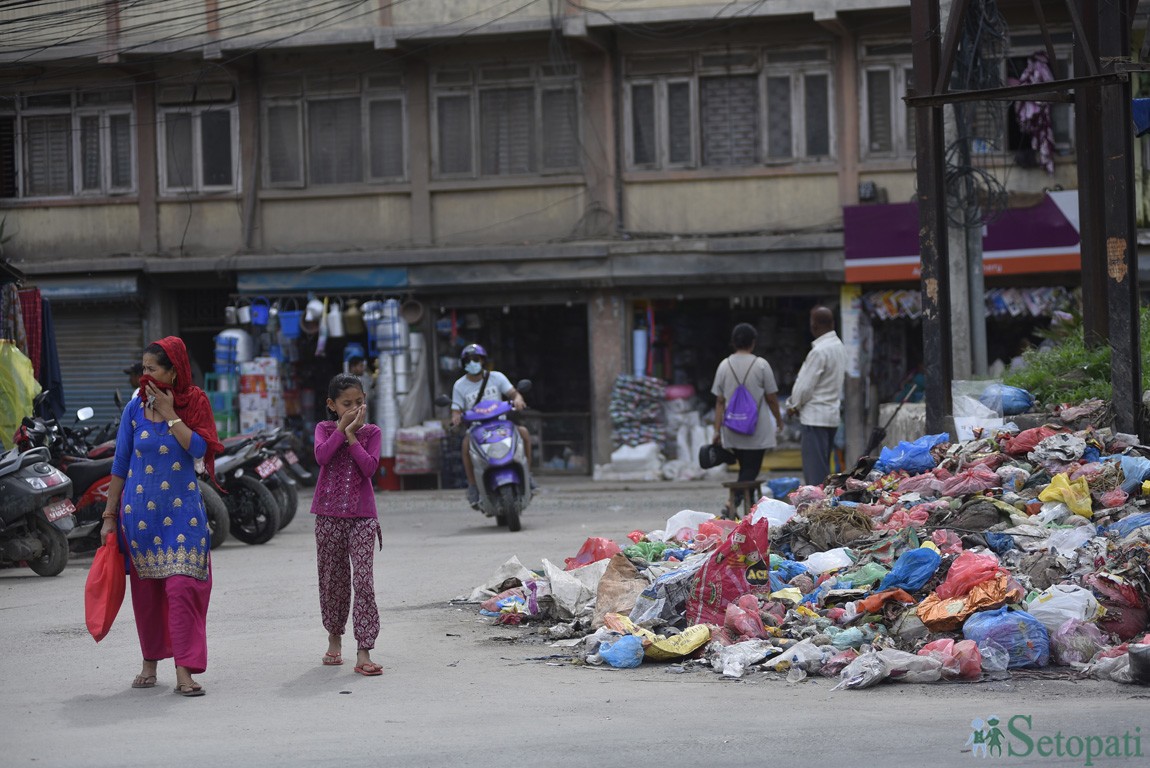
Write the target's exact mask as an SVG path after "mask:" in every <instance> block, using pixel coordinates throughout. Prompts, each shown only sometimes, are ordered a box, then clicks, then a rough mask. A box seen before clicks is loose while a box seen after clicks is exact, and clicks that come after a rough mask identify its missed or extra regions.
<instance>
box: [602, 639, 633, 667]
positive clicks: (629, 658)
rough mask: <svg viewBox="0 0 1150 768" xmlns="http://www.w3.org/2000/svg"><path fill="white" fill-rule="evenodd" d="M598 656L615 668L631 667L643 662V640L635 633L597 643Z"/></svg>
mask: <svg viewBox="0 0 1150 768" xmlns="http://www.w3.org/2000/svg"><path fill="white" fill-rule="evenodd" d="M599 656H601V657H602V658H603V661H605V662H607V663H608V664H610V665H611V666H612V667H615V668H616V669H631V668H633V667H637V666H639V665H640V664H642V663H643V641H642V640H641V639H640V638H638V637H636V636H635V635H623V636H622V637H620V638H619V639H618V640H615V641H606V642H603V643H600V644H599Z"/></svg>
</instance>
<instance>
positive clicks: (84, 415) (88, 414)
mask: <svg viewBox="0 0 1150 768" xmlns="http://www.w3.org/2000/svg"><path fill="white" fill-rule="evenodd" d="M95 415H96V411H95V410H94V409H93V408H92V407H91V406H88V405H85V406H84V407H83V408H81V409H80V410H78V411H76V421H87V420H88V419H90V418H92V417H93V416H95Z"/></svg>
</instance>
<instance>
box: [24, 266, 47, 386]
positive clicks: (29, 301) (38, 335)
mask: <svg viewBox="0 0 1150 768" xmlns="http://www.w3.org/2000/svg"><path fill="white" fill-rule="evenodd" d="M19 295H20V314H21V316H22V317H23V319H24V335H25V337H26V338H27V340H28V345H27V347H26V348H25V353H26V354H27V355H28V359H29V360H31V361H32V371H33V372H34V373H35V374H36V378H37V379H39V378H40V349H41V344H42V342H43V337H42V328H41V322H40V289H39V288H23V289H21V290H20V291H19Z"/></svg>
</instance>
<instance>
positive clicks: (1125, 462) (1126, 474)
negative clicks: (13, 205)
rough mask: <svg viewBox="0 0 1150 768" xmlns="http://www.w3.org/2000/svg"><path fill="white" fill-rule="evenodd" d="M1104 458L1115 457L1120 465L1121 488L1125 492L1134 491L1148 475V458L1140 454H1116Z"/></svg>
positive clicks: (1149, 463) (1149, 474) (1149, 470)
mask: <svg viewBox="0 0 1150 768" xmlns="http://www.w3.org/2000/svg"><path fill="white" fill-rule="evenodd" d="M1102 458H1103V459H1104V460H1106V461H1109V460H1111V459H1117V460H1118V463H1119V464H1120V465H1121V466H1122V477H1123V478H1124V479H1123V480H1122V490H1124V491H1126V493H1136V492H1137V491H1138V488H1139V486H1141V485H1142V481H1143V480H1145V479H1146V478H1148V477H1150V459H1144V458H1142V457H1141V456H1129V455H1126V454H1118V455H1117V456H1103V457H1102Z"/></svg>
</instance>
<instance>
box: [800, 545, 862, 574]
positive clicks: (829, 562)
mask: <svg viewBox="0 0 1150 768" xmlns="http://www.w3.org/2000/svg"><path fill="white" fill-rule="evenodd" d="M803 565H805V566H806V567H807V570H808V571H810V572H811V573H813V574H816V575H818V574H821V573H826V572H828V571H835V570H838V569H839V568H847V567H850V566H851V565H854V560H852V559H851V556H850V553H849V552H848V551H847V549H846V548H845V547H836V548H835V549H828V550H827V551H826V552H814V553H812V554H811V555H810V556H809V557H808V558H807V559H806V560H804V561H803Z"/></svg>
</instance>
